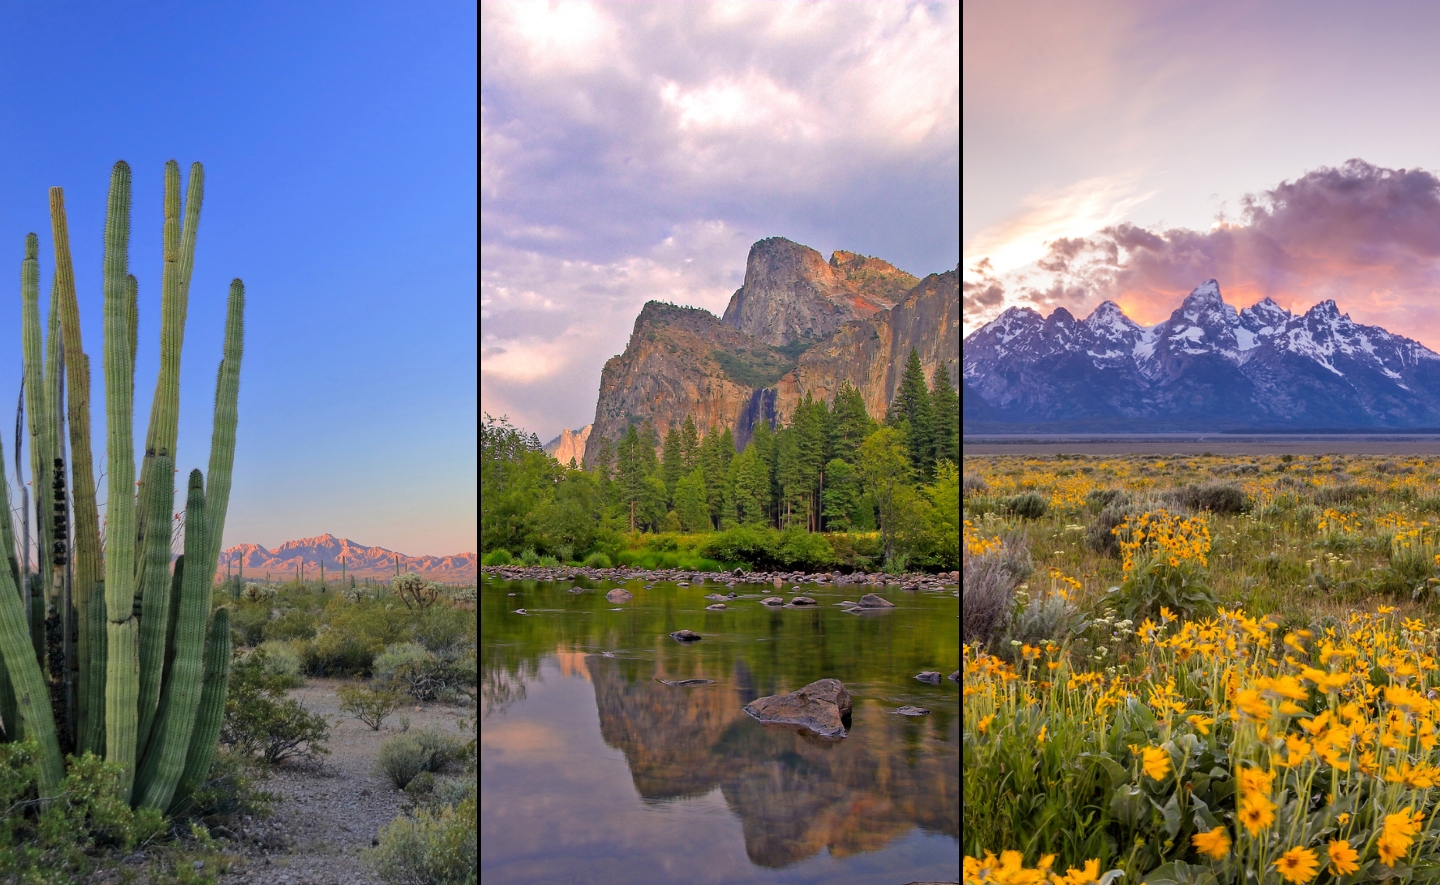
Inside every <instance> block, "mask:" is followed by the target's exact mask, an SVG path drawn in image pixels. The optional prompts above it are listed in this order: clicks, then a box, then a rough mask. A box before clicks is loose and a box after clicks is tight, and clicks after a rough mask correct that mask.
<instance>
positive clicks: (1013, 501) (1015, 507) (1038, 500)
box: [1005, 492, 1050, 519]
mask: <svg viewBox="0 0 1440 885" xmlns="http://www.w3.org/2000/svg"><path fill="white" fill-rule="evenodd" d="M1049 509H1050V502H1049V501H1047V500H1045V496H1044V495H1041V494H1040V493H1039V492H1025V493H1024V494H1021V495H1015V496H1014V497H1011V498H1006V499H1005V510H1006V512H1007V513H1013V514H1015V515H1016V516H1018V517H1020V518H1021V519H1040V518H1041V517H1043V516H1044V515H1045V513H1046V512H1047V511H1048V510H1049Z"/></svg>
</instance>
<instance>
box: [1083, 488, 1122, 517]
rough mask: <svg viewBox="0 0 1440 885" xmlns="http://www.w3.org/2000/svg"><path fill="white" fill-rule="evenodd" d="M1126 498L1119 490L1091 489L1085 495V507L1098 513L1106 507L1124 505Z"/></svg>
mask: <svg viewBox="0 0 1440 885" xmlns="http://www.w3.org/2000/svg"><path fill="white" fill-rule="evenodd" d="M1128 497H1129V496H1127V495H1126V494H1125V493H1124V492H1123V491H1121V490H1120V489H1091V490H1090V491H1088V492H1086V493H1085V506H1086V507H1087V508H1089V509H1090V510H1092V511H1095V512H1097V513H1098V512H1099V511H1102V510H1104V509H1105V508H1106V507H1113V506H1115V505H1117V504H1123V503H1125V501H1126V500H1127V499H1128Z"/></svg>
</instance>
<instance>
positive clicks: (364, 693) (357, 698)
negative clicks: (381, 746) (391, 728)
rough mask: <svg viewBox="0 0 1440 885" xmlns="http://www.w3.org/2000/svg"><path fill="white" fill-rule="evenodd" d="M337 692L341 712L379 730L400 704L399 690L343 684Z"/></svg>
mask: <svg viewBox="0 0 1440 885" xmlns="http://www.w3.org/2000/svg"><path fill="white" fill-rule="evenodd" d="M335 694H336V695H337V696H338V697H339V698H340V712H341V713H345V714H347V715H349V716H353V717H354V718H356V719H359V720H360V721H361V722H363V723H365V724H366V725H368V726H370V728H371V729H372V730H373V731H379V730H380V725H381V724H382V723H384V721H385V719H386V717H388V716H389V715H390V714H391V713H394V712H395V710H396V709H397V708H398V707H399V706H400V702H401V696H400V693H399V692H398V691H388V690H385V689H376V688H366V687H360V686H354V685H342V686H340V688H339V689H337V690H336V692H335Z"/></svg>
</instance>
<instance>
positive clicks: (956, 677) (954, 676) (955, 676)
mask: <svg viewBox="0 0 1440 885" xmlns="http://www.w3.org/2000/svg"><path fill="white" fill-rule="evenodd" d="M949 679H950V681H952V682H959V681H960V671H959V670H956V671H955V672H954V673H951V674H950V676H949Z"/></svg>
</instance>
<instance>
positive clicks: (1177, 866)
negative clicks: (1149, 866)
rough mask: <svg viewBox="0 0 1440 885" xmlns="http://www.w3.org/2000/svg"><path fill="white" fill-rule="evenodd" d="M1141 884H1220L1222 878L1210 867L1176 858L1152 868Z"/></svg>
mask: <svg viewBox="0 0 1440 885" xmlns="http://www.w3.org/2000/svg"><path fill="white" fill-rule="evenodd" d="M1140 885H1220V880H1218V879H1216V878H1215V873H1213V872H1212V871H1211V870H1210V868H1209V867H1202V866H1198V865H1196V864H1188V863H1185V862H1184V861H1181V860H1175V861H1171V862H1170V863H1167V864H1165V865H1164V866H1161V867H1157V868H1156V869H1154V870H1152V871H1151V872H1150V874H1149V875H1147V876H1146V877H1145V878H1144V880H1142V881H1141V883H1140Z"/></svg>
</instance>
